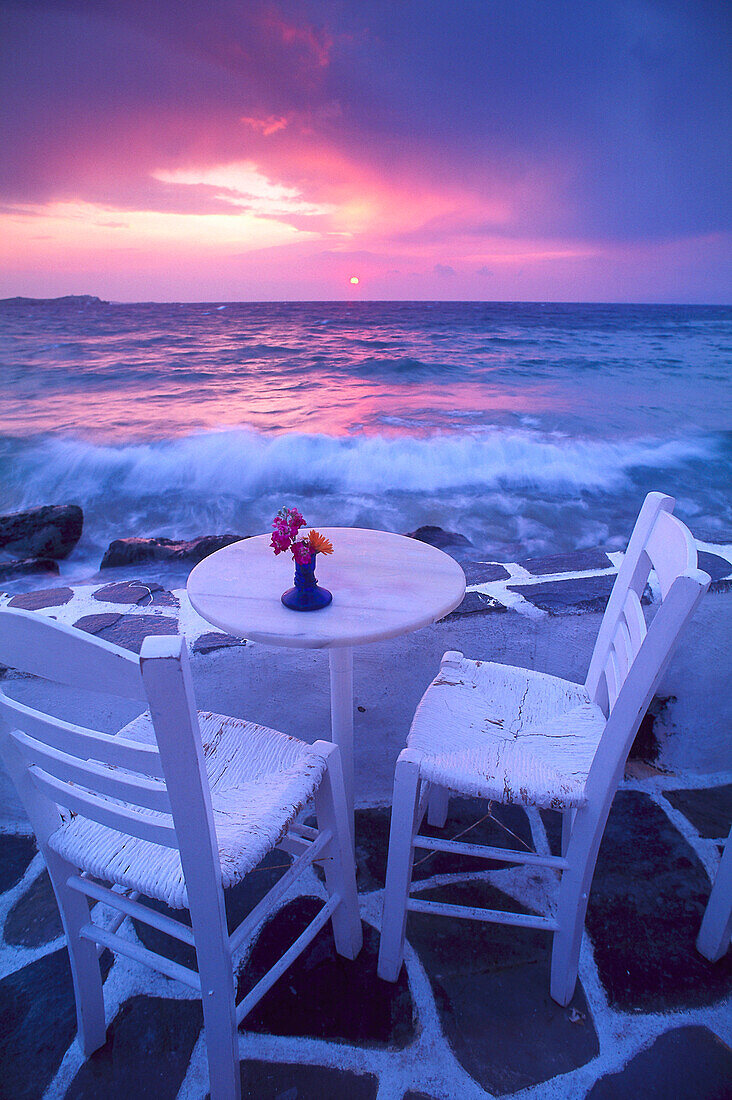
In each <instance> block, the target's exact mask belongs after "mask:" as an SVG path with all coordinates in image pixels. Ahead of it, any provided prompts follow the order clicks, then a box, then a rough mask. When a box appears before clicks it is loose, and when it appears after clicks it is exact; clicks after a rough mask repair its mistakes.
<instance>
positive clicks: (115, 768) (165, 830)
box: [0, 608, 220, 881]
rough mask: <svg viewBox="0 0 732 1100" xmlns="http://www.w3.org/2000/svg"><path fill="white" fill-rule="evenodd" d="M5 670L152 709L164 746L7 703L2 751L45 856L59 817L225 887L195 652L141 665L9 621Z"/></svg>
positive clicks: (156, 651)
mask: <svg viewBox="0 0 732 1100" xmlns="http://www.w3.org/2000/svg"><path fill="white" fill-rule="evenodd" d="M0 662H1V663H2V664H5V665H7V666H9V667H10V668H15V669H17V670H19V671H21V672H25V673H31V674H33V675H34V676H38V677H42V678H43V679H45V680H51V681H55V682H57V683H62V684H66V685H69V686H71V687H73V688H76V689H79V690H83V691H94V692H101V693H104V694H107V695H115V696H119V697H123V698H129V699H136V700H139V701H140V703H141V704H143V705H144V704H145V703H146V704H147V705H148V707H149V709H150V713H151V716H152V721H153V726H154V729H155V736H156V741H157V745H148V744H144V743H142V742H138V741H134V740H132V739H130V738H124V737H121V736H119V735H114V736H113V735H110V734H106V733H102V732H100V731H98V730H93V729H88V728H86V727H84V726H79V725H76V724H74V723H72V722H67V721H63V720H61V719H60V718H58V717H56V716H54V715H51V714H47V713H46V712H45V711H42V710H39V709H36V708H34V707H31V706H27V705H26V704H24V703H21V702H18V701H17V700H15V699H12V698H10V697H9V696H8V695H7V694H5V693H4V692H2V691H0V751H1V752H2V757H3V760H4V761H5V765H6V767H7V769H8V771H9V773H10V775H11V778H12V779H13V780H14V782H15V785H16V787H17V789H18V793H19V795H20V798H21V801H22V802H23V804H24V807H25V809H26V812H27V813H28V816H29V818H30V820H31V823H32V825H33V828H34V831H35V833H36V836H37V837H38V841H39V844H40V845H41V848H42V850H44V852H45V844H46V840H47V838H48V836H49V834H50V833H51V832H52V831H54V830H55V829H56V828H58V826H59V824H60V822H61V817H60V814H59V809H58V808H59V807H62V808H66V809H69V810H71V811H73V812H74V813H77V814H81V815H82V816H84V817H87V818H91V819H92V820H94V821H97V822H99V823H101V824H102V825H107V826H109V827H111V828H113V829H116V830H118V831H120V832H122V833H125V834H127V835H130V836H135V837H139V838H141V839H143V840H149V841H153V842H154V843H156V844H162V845H164V846H165V847H168V848H176V849H178V850H179V851H180V854H181V860H182V863H183V867H184V873H185V874H186V879H188V869H189V867H190V866H194V870H195V868H196V867H200V866H201V863H202V861H203V863H204V864H207V865H208V866H207V871H206V874H205V877H206V878H207V879H209V880H211V875H213V876H214V880H215V879H218V881H220V867H219V862H218V856H217V848H216V846H215V840H214V837H215V834H214V829H213V814H212V810H211V794H210V788H209V784H208V780H207V777H206V770H205V765H204V756H203V747H202V744H201V735H200V728H199V725H198V716H197V712H196V709H195V702H194V697H193V689H192V684H191V680H190V670H189V667H188V655H187V650H186V647H185V642H184V640H183V639H182V638H180V637H167V636H166V637H150V638H146V639H145V642H144V643H143V648H142V654H141V656H140V657H139V658H138V657H137V656H135V655H134V654H131V653H128V652H127V651H126V650H123V649H120V648H119V647H117V646H115V645H111V644H110V643H109V642H105V641H103V640H101V639H98V638H94V637H92V636H90V635H88V634H85V633H83V632H82V631H80V630H76V629H75V628H73V627H68V626H62V625H61V624H59V623H56V622H53V621H51V620H49V619H45V618H43V617H41V616H39V615H37V614H35V613H33V612H29V611H21V610H15V609H8V608H5V609H2V610H0Z"/></svg>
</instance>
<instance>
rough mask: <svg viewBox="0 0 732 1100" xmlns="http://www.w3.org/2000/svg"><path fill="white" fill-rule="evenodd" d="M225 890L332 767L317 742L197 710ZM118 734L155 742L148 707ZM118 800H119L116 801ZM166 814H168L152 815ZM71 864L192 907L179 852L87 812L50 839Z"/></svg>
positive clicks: (175, 905)
mask: <svg viewBox="0 0 732 1100" xmlns="http://www.w3.org/2000/svg"><path fill="white" fill-rule="evenodd" d="M198 720H199V724H200V729H201V739H202V742H203V751H204V757H205V762H206V772H207V774H208V779H209V783H210V786H211V801H212V805H213V816H214V826H215V830H216V839H217V841H218V852H219V861H220V863H221V874H222V885H223V887H224V889H227V888H229V887H231V886H235V885H236V884H237V883H238V882H241V880H242V879H243V878H244V876H245V875H246V874H248V872H249V871H252V870H253V869H254V868H255V867H256V866H257V864H258V863H259V862H260V861H261V860H262V859H263V858H264V856H265V855H266V854H267V853H268V852H270V851H271V850H272V849H273V848H274V847H275V846H276V845H277V844H278V843H279V841H280V840H282V838H283V836H284V835H285V833H286V832H287V829H288V828H289V826H290V825H291V824H292V822H293V821H294V820H295V818H296V817H297V815H298V814H299V813H300V811H301V810H302V808H303V806H304V805H305V803H306V802H307V801H308V800H309V799H310V798H311V797H312V796H313V794H314V792H315V789H316V788H317V786H318V784H319V783H320V781H321V779H322V777H323V772H324V769H325V764H324V761H323V759H322V757H321V756H319V755H318V754H317V753H315V752H313V750H312V747H311V746H310V745H307V744H306V743H305V742H303V741H299V740H298V739H297V738H295V737H288V736H286V735H285V734H282V733H278V732H277V731H275V730H271V729H268V728H267V727H266V726H259V725H255V724H254V723H253V722H246V721H244V720H242V719H239V718H230V717H228V716H227V715H224V714H213V713H210V712H206V711H199V712H198ZM118 736H119V737H123V738H125V739H127V740H130V741H137V742H143V743H145V744H150V745H155V743H156V742H155V733H154V730H153V725H152V721H151V718H150V713H149V711H145V713H143V714H141V715H139V716H138V717H137V718H135V719H134V720H133V721H132V722H130V723H129V724H128V725H127V726H125V727H124V728H123V729H122V730H120V732H119V734H118ZM116 804H117V805H119V803H118V802H117V803H116ZM152 816H154V817H162V816H163V815H162V814H153V815H152ZM48 843H49V846H50V847H51V848H52V849H53V850H54V851H56V852H58V854H59V855H61V856H63V857H64V858H65V859H67V860H69V862H70V863H73V864H75V865H76V866H78V867H81V868H83V869H84V870H85V871H88V872H89V874H91V875H93V876H94V877H95V878H101V879H104V880H106V881H110V880H111V881H113V882H116V883H119V884H121V885H122V886H126V887H130V888H132V889H134V890H139V891H140V892H141V893H142V894H145V895H147V896H148V897H153V898H157V899H158V900H159V901H164V902H166V904H168V905H169V906H171V908H173V909H183V908H187V907H188V896H187V892H186V886H185V880H184V876H183V869H182V867H181V860H180V853H179V852H178V850H177V849H173V848H165V847H163V846H162V845H159V844H154V843H152V842H151V841H147V840H141V839H140V838H138V837H134V836H130V835H128V834H126V833H121V832H118V831H117V830H116V829H112V828H109V827H108V826H106V825H101V824H99V823H98V822H96V821H92V820H91V819H89V818H85V817H72V818H71V820H70V821H69V822H67V823H66V824H65V825H63V826H62V827H61V828H60V829H58V830H57V831H56V832H55V833H53V834H52V835H51V836H50V837H49V840H48Z"/></svg>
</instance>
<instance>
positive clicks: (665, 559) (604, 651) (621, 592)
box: [586, 493, 709, 716]
mask: <svg viewBox="0 0 732 1100" xmlns="http://www.w3.org/2000/svg"><path fill="white" fill-rule="evenodd" d="M673 505H674V501H673V499H672V498H671V497H667V496H663V495H662V494H661V493H649V494H648V496H647V497H646V499H645V501H644V503H643V507H642V508H641V511H640V514H639V516H638V519H637V521H636V524H635V527H634V528H633V533H632V534H631V536H630V541H629V543H628V549H627V551H626V554H625V557H624V559H623V562H622V565H621V567H620V569H619V571H618V576H617V578H616V580H615V584H614V585H613V590H612V592H611V593H610V599H609V600H608V604H607V608H606V609H605V614H604V616H603V620H602V624H601V626H600V631H599V633H598V636H597V642H596V644H595V649H594V652H593V654H592V660H591V661H590V667H589V671H588V673H587V680H586V687H587V689H588V691H589V693H590V698H591V699H592V700H593V702H595V703H597V704H598V705H599V706H600V707H601V708H602V709H603V711H604V712H605V714H606V716H609V715H610V713H611V711H612V709H613V707H614V706H615V704H616V702H617V699H618V696H619V695H620V693H621V692H622V689H623V684H624V683H625V680H626V678H627V676H628V675H629V673H630V671H631V669H632V668H633V666H634V663H635V661H636V660H637V658H638V654H639V653H640V652H641V650H642V648H643V647H644V646H645V644H646V638H647V634H648V631H647V628H646V622H645V616H644V614H643V608H642V606H641V597H642V595H643V592H644V590H645V587H646V584H647V583H648V578H649V575H650V572H651V570H652V569H653V570H655V573H656V576H657V577H658V583H659V586H660V590H661V602H663V601H664V600H665V599H666V598H667V596H668V594H669V592H670V591H671V589H672V587H673V585H674V584H675V583H676V581H677V580H678V578H679V577H682V576H687V577H689V576H692V575H693V574H698V575H699V576H703V577H705V576H706V574H701V573H699V571H698V570H697V553H696V544H695V542H694V539H693V537H692V535H691V532H690V531H689V530H688V528H686V527H685V526H684V524H683V523H682V522H681V520H679V519H677V518H676V516H674V515H672V514H671V512H672V509H673ZM699 583H701V584H702V585H703V584H704V583H705V582H703V581H701V582H699ZM706 584H707V585H708V584H709V579H708V578H707V580H706ZM673 641H674V640H673V639H672V640H670V642H669V645H672V644H673Z"/></svg>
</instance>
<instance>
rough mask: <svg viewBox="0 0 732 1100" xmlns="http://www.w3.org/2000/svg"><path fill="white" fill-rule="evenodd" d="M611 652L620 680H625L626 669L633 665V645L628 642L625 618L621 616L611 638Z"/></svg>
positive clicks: (628, 633) (628, 632) (628, 634)
mask: <svg viewBox="0 0 732 1100" xmlns="http://www.w3.org/2000/svg"><path fill="white" fill-rule="evenodd" d="M612 652H613V653H614V654H615V656H616V658H617V662H618V671H619V673H620V677H621V679H623V680H624V679H625V677H626V675H627V672H628V669H629V668H630V666H631V665H632V663H633V657H634V656H635V654H634V652H633V644H632V642H631V640H630V631H629V630H628V624H627V623H626V621H625V616H624V615H621V616H620V618H619V620H618V625H617V627H616V628H615V637H614V638H613V644H612Z"/></svg>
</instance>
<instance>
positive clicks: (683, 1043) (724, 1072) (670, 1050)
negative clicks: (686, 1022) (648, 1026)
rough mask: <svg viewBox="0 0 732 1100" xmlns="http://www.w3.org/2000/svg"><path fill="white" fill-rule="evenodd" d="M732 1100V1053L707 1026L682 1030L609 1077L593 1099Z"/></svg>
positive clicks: (661, 1039)
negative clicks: (731, 1098)
mask: <svg viewBox="0 0 732 1100" xmlns="http://www.w3.org/2000/svg"><path fill="white" fill-rule="evenodd" d="M640 1096H642V1097H643V1100H670V1098H671V1097H673V1100H729V1098H730V1096H732V1050H730V1048H729V1047H728V1046H727V1044H726V1043H723V1042H722V1040H721V1039H718V1038H717V1036H716V1035H714V1034H713V1033H712V1032H711V1031H709V1030H708V1029H707V1028H705V1027H678V1028H674V1030H673V1031H667V1032H666V1034H665V1035H661V1036H660V1037H659V1038H658V1039H656V1041H655V1043H654V1044H653V1046H651V1047H649V1049H648V1050H642V1051H641V1052H640V1054H636V1056H635V1058H631V1060H630V1061H629V1062H628V1064H627V1065H626V1066H625V1068H624V1069H621V1070H620V1071H619V1072H618V1073H608V1074H605V1076H604V1077H601V1078H600V1079H599V1081H597V1082H596V1083H595V1085H594V1087H593V1088H591V1089H590V1091H589V1092H588V1093H587V1100H638V1097H640Z"/></svg>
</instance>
